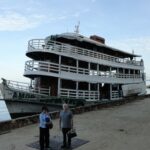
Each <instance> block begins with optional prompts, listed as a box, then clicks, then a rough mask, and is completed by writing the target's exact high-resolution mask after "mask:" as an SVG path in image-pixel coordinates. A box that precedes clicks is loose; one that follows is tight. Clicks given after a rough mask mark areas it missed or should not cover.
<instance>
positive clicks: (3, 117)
mask: <svg viewBox="0 0 150 150" xmlns="http://www.w3.org/2000/svg"><path fill="white" fill-rule="evenodd" d="M7 120H11V117H10V114H9V111H8V109H7V106H6V103H5V101H4V100H0V122H1V121H7Z"/></svg>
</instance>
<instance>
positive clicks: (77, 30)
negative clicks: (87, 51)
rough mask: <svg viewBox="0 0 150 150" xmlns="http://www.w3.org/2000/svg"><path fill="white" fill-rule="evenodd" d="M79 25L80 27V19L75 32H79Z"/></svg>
mask: <svg viewBox="0 0 150 150" xmlns="http://www.w3.org/2000/svg"><path fill="white" fill-rule="evenodd" d="M79 27H80V21H79V22H78V24H77V25H75V31H74V32H75V33H77V34H78V33H79Z"/></svg>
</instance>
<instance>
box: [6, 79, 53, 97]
mask: <svg viewBox="0 0 150 150" xmlns="http://www.w3.org/2000/svg"><path fill="white" fill-rule="evenodd" d="M5 81H6V85H7V86H8V87H9V88H11V89H15V90H17V91H24V92H28V93H32V94H44V95H49V96H50V88H49V89H47V88H41V87H34V86H33V85H32V87H31V85H30V84H29V83H24V82H17V81H11V80H5Z"/></svg>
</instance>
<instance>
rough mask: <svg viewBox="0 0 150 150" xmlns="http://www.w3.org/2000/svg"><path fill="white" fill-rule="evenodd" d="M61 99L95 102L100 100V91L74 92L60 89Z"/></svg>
mask: <svg viewBox="0 0 150 150" xmlns="http://www.w3.org/2000/svg"><path fill="white" fill-rule="evenodd" d="M60 95H61V97H69V98H79V99H80V98H81V99H86V100H87V101H88V100H89V101H92V100H93V101H95V100H99V92H98V91H88V90H73V89H63V88H61V89H60Z"/></svg>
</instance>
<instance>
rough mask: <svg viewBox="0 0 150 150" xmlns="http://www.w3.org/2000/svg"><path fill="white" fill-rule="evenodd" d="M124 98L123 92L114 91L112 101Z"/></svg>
mask: <svg viewBox="0 0 150 150" xmlns="http://www.w3.org/2000/svg"><path fill="white" fill-rule="evenodd" d="M121 98H122V90H117V91H112V92H111V100H117V99H121Z"/></svg>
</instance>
